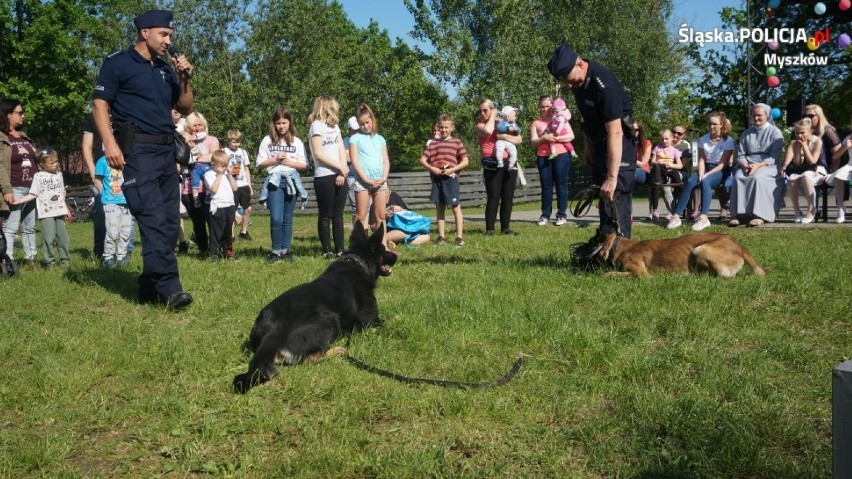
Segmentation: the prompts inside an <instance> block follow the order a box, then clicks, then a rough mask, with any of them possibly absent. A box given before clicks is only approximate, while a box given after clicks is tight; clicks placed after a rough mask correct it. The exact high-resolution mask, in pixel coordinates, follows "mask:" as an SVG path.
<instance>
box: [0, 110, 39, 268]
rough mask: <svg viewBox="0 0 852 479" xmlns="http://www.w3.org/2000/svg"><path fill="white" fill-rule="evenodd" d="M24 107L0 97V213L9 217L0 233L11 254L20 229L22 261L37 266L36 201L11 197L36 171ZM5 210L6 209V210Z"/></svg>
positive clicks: (23, 190) (19, 193)
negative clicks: (22, 128) (16, 202)
mask: <svg viewBox="0 0 852 479" xmlns="http://www.w3.org/2000/svg"><path fill="white" fill-rule="evenodd" d="M24 115H25V113H24V107H23V105H21V102H19V101H17V100H10V99H6V100H2V101H0V190H2V193H3V198H2V200H0V214H3V215H6V214H8V217H7V219H6V221H5V222H4V223H3V235H4V236H5V237H6V254H7V255H8V256H9V257H10V258H12V257H13V256H12V253H13V250H14V244H15V232H16V231H18V227H20V228H21V230H22V235H21V243H22V244H23V246H24V265H25V266H26V267H28V268H34V267H35V266H36V264H37V263H36V241H35V238H36V235H35V220H36V208H35V206H36V205H35V203H33V202H29V203H24V204H22V205H14V206H13V205H12V201H13V200H15V199H18V198H22V197H24V196H26V195H27V193H29V191H30V186H32V183H33V177H34V176H35V174H36V172H38V166H37V161H36V159H37V154H36V151H37V148H36V146H35V144H34V143H33V142H32V140H30V139H29V137H28V136H27V134H26V133H24V132H23V131H21V127H22V126H23V125H24ZM7 212H8V213H7Z"/></svg>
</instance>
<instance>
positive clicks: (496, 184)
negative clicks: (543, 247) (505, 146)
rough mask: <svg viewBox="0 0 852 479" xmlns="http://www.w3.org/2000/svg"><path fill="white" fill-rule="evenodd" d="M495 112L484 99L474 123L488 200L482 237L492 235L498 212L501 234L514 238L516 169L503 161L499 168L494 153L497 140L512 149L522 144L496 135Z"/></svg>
mask: <svg viewBox="0 0 852 479" xmlns="http://www.w3.org/2000/svg"><path fill="white" fill-rule="evenodd" d="M496 127H497V108H496V107H495V106H494V102H493V101H491V100H488V99H484V100H482V101H480V102H479V121H478V122H477V123H476V138H477V140H479V149H480V151H481V152H482V177H483V180H484V182H485V193H486V195H487V196H488V200H487V201H486V203H485V234H486V235H493V234H494V223H496V222H497V209H498V208H499V210H500V232H501V233H502V234H504V235H513V234H514V232H513V231H512V230H511V229H510V228H509V224H510V222H511V220H512V206H513V202H514V196H515V184H516V183H517V181H518V168H519V165H517V164H516V165H514V166H513V167H510V166H509V162H508V161H503V162H502V164H503V166H498V163H501V162H498V161H497V158H496V157H495V150H496V144H497V140H505V141H508V142H510V143H512V144H514V145H520V144H521V141H522V140H521V137H520V136H518V135H509V134H501V133H497V129H496Z"/></svg>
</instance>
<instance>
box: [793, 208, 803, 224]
mask: <svg viewBox="0 0 852 479" xmlns="http://www.w3.org/2000/svg"><path fill="white" fill-rule="evenodd" d="M794 221H795V222H796V223H801V222H802V213H801V212H799V211H797V212H796V219H795V220H794Z"/></svg>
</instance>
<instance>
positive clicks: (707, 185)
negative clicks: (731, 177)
mask: <svg viewBox="0 0 852 479" xmlns="http://www.w3.org/2000/svg"><path fill="white" fill-rule="evenodd" d="M724 176H725V172H724V171H717V172H716V173H713V174H711V175H707V176H705V177H704V180H703V181H702V182H701V214H702V215H705V216H706V215H707V213H709V212H710V201H711V199H712V198H713V190H715V189H716V188H717V187H718V186H719V185H720V184H722V180H723V179H724ZM697 187H698V173H693V174H692V176H690V177H689V179H688V180H686V183H684V185H683V189H681V190H680V197H678V200H677V207H676V208H675V210H674V214H676V215H682V214H683V212H684V211H685V210H686V204H687V203H688V202H689V195H691V194H692V190H694V189H695V188H697ZM722 206H724V205H722Z"/></svg>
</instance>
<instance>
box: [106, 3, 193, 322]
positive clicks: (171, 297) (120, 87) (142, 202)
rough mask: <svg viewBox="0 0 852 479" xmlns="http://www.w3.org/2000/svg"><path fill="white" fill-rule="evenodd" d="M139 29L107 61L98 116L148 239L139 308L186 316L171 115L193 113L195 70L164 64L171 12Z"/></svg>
mask: <svg viewBox="0 0 852 479" xmlns="http://www.w3.org/2000/svg"><path fill="white" fill-rule="evenodd" d="M133 23H134V25H135V26H136V30H137V32H138V33H137V39H136V44H135V45H133V46H131V47H130V48H129V49H128V50H125V51H119V52H116V53H113V54H112V55H110V56H108V57H107V58H106V60H104V63H103V66H102V67H101V70H100V73H99V74H98V79H97V81H96V83H95V89H94V92H93V93H92V114H93V116H94V119H95V125H96V128H97V131H98V133H99V134H100V136H101V138H102V139H103V143H104V154H105V155H106V158H107V161H108V162H109V165H110V167H112V168H115V169H119V170H122V172H123V177H124V184H123V185H122V190H123V192H124V196H125V198H126V199H127V206H128V208H129V209H130V212H131V213H132V214H133V216H134V217H135V218H136V221H137V224H138V225H139V231H140V233H141V236H142V261H143V266H142V274H141V275H139V281H138V299H139V302H140V303H153V304H163V305H165V306H166V308H168V309H169V310H172V311H180V310H182V309H184V308H186V307H187V306H189V304H190V303H192V296H190V295H189V293H187V292H186V291H184V290H183V287H182V286H181V283H180V278H179V275H178V264H177V259H176V258H175V253H174V249H175V244H176V243H177V237H178V226H179V219H180V216H179V202H180V197H179V195H178V184H179V179H178V174H177V170H176V168H175V143H174V142H175V136H174V129H175V127H174V123H173V121H172V116H171V111H172V108H176V109H177V110H178V111H179V112H181V113H183V114H189V113H190V112H192V106H193V101H194V99H193V95H192V88H191V87H190V84H189V81H190V78H191V76H192V65H190V64H189V62H188V61H187V60H186V58H184V57H183V56H182V55H177V54H176V53H173V55H172V58H171V67H170V66H169V65H168V64H167V63H166V62H164V61H163V60H162V57H163V56H164V55H166V54H167V53H168V49H169V46H170V45H171V42H172V33H173V26H172V12H170V11H168V10H149V11H147V12H144V13H142V14H140V15H139V16H137V17H136V18H135V19H133ZM173 68H174V70H173ZM175 70H176V71H178V72H180V75H178V74H176V73H175ZM110 115H112V124H110Z"/></svg>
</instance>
